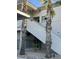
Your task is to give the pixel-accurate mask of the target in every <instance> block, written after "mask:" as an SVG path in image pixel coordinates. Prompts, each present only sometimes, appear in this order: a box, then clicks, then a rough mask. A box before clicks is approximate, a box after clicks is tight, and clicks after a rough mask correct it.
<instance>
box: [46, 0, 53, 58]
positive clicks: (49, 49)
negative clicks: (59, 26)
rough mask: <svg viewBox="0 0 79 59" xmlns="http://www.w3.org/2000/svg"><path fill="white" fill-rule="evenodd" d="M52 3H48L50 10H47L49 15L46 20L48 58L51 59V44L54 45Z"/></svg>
mask: <svg viewBox="0 0 79 59" xmlns="http://www.w3.org/2000/svg"><path fill="white" fill-rule="evenodd" d="M51 7H52V5H51V1H50V0H49V1H48V9H47V15H48V18H47V20H46V48H47V50H46V57H47V58H51V57H52V54H51V44H52V39H51V29H52V27H51Z"/></svg>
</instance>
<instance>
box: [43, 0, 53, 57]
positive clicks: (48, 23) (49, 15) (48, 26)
mask: <svg viewBox="0 0 79 59" xmlns="http://www.w3.org/2000/svg"><path fill="white" fill-rule="evenodd" d="M43 1H47V0H42V2H43ZM47 2H48V4H47V5H46V6H47V20H46V49H47V50H46V57H47V58H51V57H52V54H51V44H52V39H51V29H52V27H51V23H52V20H51V18H53V16H52V14H53V13H54V11H53V8H52V3H51V0H48V1H47Z"/></svg>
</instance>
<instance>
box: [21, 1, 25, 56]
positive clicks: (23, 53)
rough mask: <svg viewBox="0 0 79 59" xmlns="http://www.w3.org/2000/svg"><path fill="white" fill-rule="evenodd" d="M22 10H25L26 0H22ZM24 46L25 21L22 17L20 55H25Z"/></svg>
mask: <svg viewBox="0 0 79 59" xmlns="http://www.w3.org/2000/svg"><path fill="white" fill-rule="evenodd" d="M22 7H23V8H22V9H21V10H22V11H23V12H26V0H22ZM25 47H26V21H25V19H22V44H21V49H20V55H25Z"/></svg>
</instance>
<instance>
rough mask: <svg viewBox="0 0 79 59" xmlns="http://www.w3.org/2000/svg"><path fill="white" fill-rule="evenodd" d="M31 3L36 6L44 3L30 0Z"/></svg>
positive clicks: (54, 0)
mask: <svg viewBox="0 0 79 59" xmlns="http://www.w3.org/2000/svg"><path fill="white" fill-rule="evenodd" d="M28 1H29V2H30V3H32V4H33V5H35V6H36V7H41V6H42V4H41V2H39V0H28ZM52 1H53V2H56V1H57V0H52Z"/></svg>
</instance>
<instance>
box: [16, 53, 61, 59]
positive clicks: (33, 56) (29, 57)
mask: <svg viewBox="0 0 79 59" xmlns="http://www.w3.org/2000/svg"><path fill="white" fill-rule="evenodd" d="M17 59H46V58H45V53H41V52H26V55H23V56H21V55H18V57H17ZM51 59H61V56H59V55H56V57H55V58H51Z"/></svg>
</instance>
